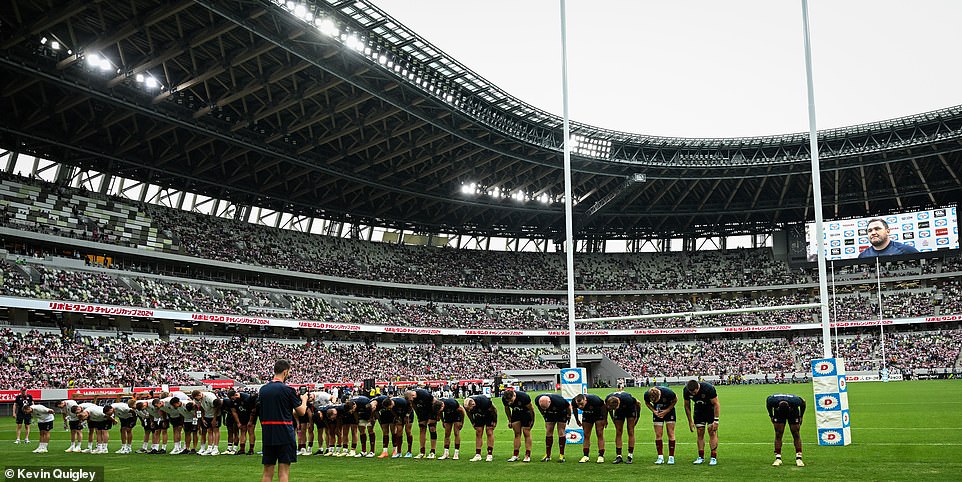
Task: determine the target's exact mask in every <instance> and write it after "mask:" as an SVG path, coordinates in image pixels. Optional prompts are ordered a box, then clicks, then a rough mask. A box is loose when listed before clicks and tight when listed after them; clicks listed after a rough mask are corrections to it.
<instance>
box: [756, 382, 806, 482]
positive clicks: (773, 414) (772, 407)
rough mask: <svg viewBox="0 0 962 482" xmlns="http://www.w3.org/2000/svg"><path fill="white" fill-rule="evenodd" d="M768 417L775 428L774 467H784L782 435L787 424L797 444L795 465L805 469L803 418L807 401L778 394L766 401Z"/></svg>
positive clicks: (786, 394) (793, 396) (794, 396)
mask: <svg viewBox="0 0 962 482" xmlns="http://www.w3.org/2000/svg"><path fill="white" fill-rule="evenodd" d="M765 406H766V407H767V408H768V416H769V418H771V419H772V425H774V427H775V462H773V463H772V465H774V466H779V465H782V435H784V434H785V424H786V423H787V424H788V428H789V429H790V430H791V432H792V440H793V441H794V442H795V465H797V466H799V467H804V466H805V463H804V462H802V433H801V428H802V417H804V416H805V399H803V398H802V397H799V396H798V395H792V394H788V393H776V394H775V395H772V396H770V397H768V399H767V400H766V401H765Z"/></svg>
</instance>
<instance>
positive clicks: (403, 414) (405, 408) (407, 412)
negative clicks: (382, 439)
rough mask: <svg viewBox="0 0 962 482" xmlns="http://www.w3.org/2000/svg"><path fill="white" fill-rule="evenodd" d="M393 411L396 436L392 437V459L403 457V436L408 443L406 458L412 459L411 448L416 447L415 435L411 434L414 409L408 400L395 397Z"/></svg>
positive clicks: (392, 400)
mask: <svg viewBox="0 0 962 482" xmlns="http://www.w3.org/2000/svg"><path fill="white" fill-rule="evenodd" d="M391 402H392V403H391V411H392V412H394V423H393V424H392V425H393V427H394V434H393V435H392V436H391V438H392V440H393V442H394V454H392V455H391V458H394V459H397V458H400V457H401V442H402V439H401V436H402V435H403V436H405V437H406V438H407V441H408V451H407V453H406V454H404V458H406V459H407V458H411V456H412V455H411V448H412V446H413V445H414V435H412V433H411V420H412V419H413V418H414V409H413V408H412V407H411V404H410V403H408V400H407V398H404V397H394V398H392V399H391Z"/></svg>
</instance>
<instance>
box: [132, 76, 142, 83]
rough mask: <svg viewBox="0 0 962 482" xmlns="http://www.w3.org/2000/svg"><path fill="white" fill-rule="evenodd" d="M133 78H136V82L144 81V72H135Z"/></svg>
mask: <svg viewBox="0 0 962 482" xmlns="http://www.w3.org/2000/svg"><path fill="white" fill-rule="evenodd" d="M134 80H136V81H137V82H138V83H143V82H144V74H137V75H135V76H134Z"/></svg>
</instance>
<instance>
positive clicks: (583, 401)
mask: <svg viewBox="0 0 962 482" xmlns="http://www.w3.org/2000/svg"><path fill="white" fill-rule="evenodd" d="M571 405H572V408H577V409H578V410H581V415H580V416H579V415H578V413H577V410H576V411H575V422H577V424H578V426H579V427H581V428H582V429H583V430H584V432H585V439H584V444H583V445H582V447H581V451H582V453H583V454H584V455H582V457H581V460H579V461H578V463H581V464H584V463H587V462H588V460H590V459H589V458H588V454H589V453H590V451H591V432H592V430H593V431H594V432H595V434H596V435H597V438H598V459H597V460H596V462H598V463H599V464H603V463H605V427H607V426H608V411H607V410H606V409H605V401H604V400H602V399H601V397H599V396H598V395H591V394H584V393H579V394H578V395H575V398H572V399H571Z"/></svg>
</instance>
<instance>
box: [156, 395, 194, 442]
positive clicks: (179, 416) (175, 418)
mask: <svg viewBox="0 0 962 482" xmlns="http://www.w3.org/2000/svg"><path fill="white" fill-rule="evenodd" d="M188 400H189V398H188V397H187V395H185V394H184V393H183V392H173V393H171V394H170V396H168V397H165V398H163V399H161V402H163V404H162V405H161V407H160V411H161V412H163V413H164V416H165V417H166V419H167V422H168V425H167V426H166V427H161V428H162V429H163V430H164V432H166V431H167V428H168V427H174V448H173V449H171V451H170V454H171V455H177V454H179V453H181V452H183V451H184V446H183V442H182V441H181V435H182V433H183V430H184V412H183V410H182V409H183V405H184V402H187V401H188Z"/></svg>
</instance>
